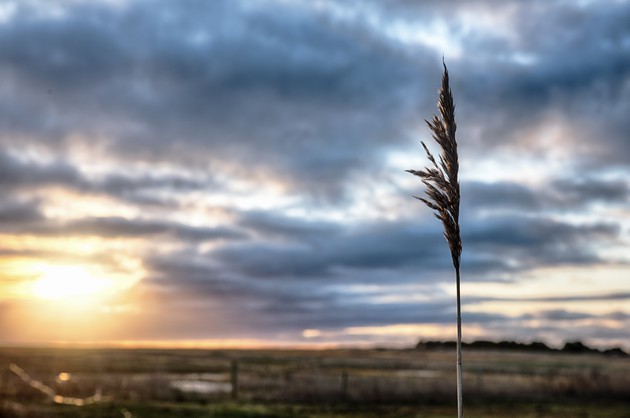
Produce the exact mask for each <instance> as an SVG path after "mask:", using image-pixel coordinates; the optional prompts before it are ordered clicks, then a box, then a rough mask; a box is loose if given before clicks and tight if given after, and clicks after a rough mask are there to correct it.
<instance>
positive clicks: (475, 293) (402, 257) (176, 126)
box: [0, 0, 630, 348]
mask: <svg viewBox="0 0 630 418" xmlns="http://www.w3.org/2000/svg"><path fill="white" fill-rule="evenodd" d="M442 57H444V59H445V61H446V63H447V65H448V67H449V71H450V75H451V86H452V90H453V94H454V97H455V101H456V104H457V115H456V117H457V121H458V141H459V151H460V162H461V173H460V178H461V189H462V199H463V201H462V209H461V210H462V215H461V216H462V219H461V225H462V231H463V245H464V248H463V255H462V257H463V265H462V280H463V288H462V294H463V321H464V338H465V339H467V340H473V339H479V338H484V339H494V340H498V339H516V340H519V341H531V340H544V341H547V342H549V343H551V344H560V343H562V342H563V341H566V340H574V339H582V340H583V341H585V342H587V343H589V344H595V345H599V346H602V347H604V346H612V345H622V346H625V347H626V348H630V336H629V335H628V329H630V306H629V299H630V284H629V282H628V279H629V277H630V251H628V246H629V244H630V210H629V209H628V204H629V203H630V198H629V197H630V134H629V132H630V118H629V117H628V115H630V3H629V2H627V1H621V0H620V1H612V0H611V1H607V0H602V1H598V2H594V1H574V0H566V1H561V0H558V1H542V0H540V1H492V0H486V1H461V2H460V1H422V2H420V1H405V0H381V1H377V0H373V1H372V0H363V1H345V0H344V1H342V0H337V1H335V0H240V1H238V0H224V1H221V0H216V1H166V0H164V1H157V0H156V1H149V0H137V1H132V0H107V1H106V0H100V1H87V0H84V1H82V0H72V1H71V0H67V1H61V0H58V1H50V0H21V1H6V0H0V191H1V193H2V198H1V199H0V297H1V299H0V342H2V343H5V344H6V343H15V344H36V343H51V342H63V341H70V342H91V343H94V342H96V343H126V344H167V345H200V346H201V345H203V346H226V345H231V346H253V345H286V344H295V345H308V346H314V345H320V346H328V345H337V344H350V345H379V346H388V345H396V346H409V345H412V344H413V343H415V342H416V341H417V340H419V339H420V338H423V339H453V338H454V337H455V326H454V322H455V299H454V292H455V288H454V277H453V270H452V265H451V261H450V255H449V253H448V247H447V245H446V243H445V242H444V239H443V237H442V231H441V225H439V223H438V222H437V221H436V220H435V219H434V218H433V217H432V215H431V213H430V211H429V210H428V209H427V208H425V207H423V206H422V205H421V204H420V203H419V202H418V201H416V200H414V199H413V198H412V197H411V195H413V194H422V193H423V189H422V187H421V186H422V185H421V184H420V183H419V182H418V181H417V178H414V177H413V176H411V175H409V174H407V173H405V172H404V170H405V169H410V168H415V169H420V168H422V167H423V166H424V165H425V164H426V163H427V161H426V159H425V157H424V155H423V152H422V149H421V147H420V142H419V141H420V140H425V141H430V133H429V131H428V129H427V127H426V126H425V124H424V121H423V119H425V118H430V117H431V115H432V114H433V113H434V112H435V101H436V98H437V94H436V92H437V88H438V86H439V82H440V77H441V71H442V67H441V62H442ZM429 144H430V145H431V147H432V149H433V150H434V151H435V150H436V149H435V147H433V145H434V144H432V143H430V142H429Z"/></svg>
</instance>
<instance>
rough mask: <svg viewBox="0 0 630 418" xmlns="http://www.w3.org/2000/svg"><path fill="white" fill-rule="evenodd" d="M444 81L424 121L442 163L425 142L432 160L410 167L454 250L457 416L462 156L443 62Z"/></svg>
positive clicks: (459, 393)
mask: <svg viewBox="0 0 630 418" xmlns="http://www.w3.org/2000/svg"><path fill="white" fill-rule="evenodd" d="M443 65H444V73H443V75H442V85H441V87H440V90H439V98H438V102H437V107H438V111H439V116H437V115H433V118H432V119H431V120H430V121H425V122H426V123H427V125H428V126H429V129H430V130H431V132H432V134H433V139H434V140H435V141H436V142H437V143H438V145H440V148H441V154H440V155H439V163H438V162H437V161H436V159H435V157H434V156H433V154H432V153H431V152H430V151H429V148H427V146H426V144H425V143H424V142H421V143H422V147H423V148H424V151H425V153H426V155H427V158H428V159H429V161H430V162H431V166H430V167H426V168H425V169H424V170H407V172H409V173H411V174H413V175H415V176H418V177H420V179H421V180H422V183H424V185H425V186H426V198H423V197H418V196H414V197H415V198H416V199H418V200H420V201H422V202H423V203H424V204H425V205H427V206H428V207H429V208H431V209H432V210H433V214H434V215H435V217H436V218H438V219H439V220H440V221H442V225H443V226H444V237H445V238H446V242H447V243H448V245H449V247H450V250H451V258H452V260H453V267H455V281H456V286H457V416H458V417H459V418H462V417H463V416H464V412H463V402H462V326H461V321H462V319H461V302H460V299H461V298H460V290H459V288H460V286H459V282H460V279H459V265H460V257H461V253H462V240H461V236H460V232H459V201H460V196H459V181H458V174H459V160H458V155H457V140H456V139H455V131H456V130H457V124H456V123H455V104H454V102H453V95H452V93H451V88H450V86H449V77H448V69H447V68H446V64H444V63H443Z"/></svg>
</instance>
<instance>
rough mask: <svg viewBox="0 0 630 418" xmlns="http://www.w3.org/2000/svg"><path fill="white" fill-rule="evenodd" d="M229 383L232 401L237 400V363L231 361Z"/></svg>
mask: <svg viewBox="0 0 630 418" xmlns="http://www.w3.org/2000/svg"><path fill="white" fill-rule="evenodd" d="M230 377H231V382H232V399H234V400H236V399H238V361H236V360H232V372H231V376H230Z"/></svg>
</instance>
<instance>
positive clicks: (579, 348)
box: [416, 341, 630, 356]
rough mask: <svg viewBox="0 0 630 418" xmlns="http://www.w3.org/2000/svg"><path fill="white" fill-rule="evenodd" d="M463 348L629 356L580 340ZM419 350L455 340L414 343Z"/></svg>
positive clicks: (452, 345) (450, 345) (449, 346)
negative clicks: (556, 345) (554, 344)
mask: <svg viewBox="0 0 630 418" xmlns="http://www.w3.org/2000/svg"><path fill="white" fill-rule="evenodd" d="M462 346H463V347H464V348H470V349H478V350H519V351H530V352H539V353H540V352H543V353H566V354H586V353H591V354H605V355H609V356H630V354H628V353H626V352H625V351H623V350H622V349H621V348H619V347H615V348H609V349H605V350H598V349H597V348H591V347H589V346H587V345H584V344H583V343H582V342H580V341H573V342H567V343H566V344H564V347H562V348H552V347H549V346H548V345H547V344H545V343H542V342H537V341H535V342H531V343H519V342H516V341H499V342H495V341H474V342H472V343H466V342H464V343H462ZM416 349H419V350H440V349H453V350H454V349H455V341H420V342H419V343H418V344H417V345H416Z"/></svg>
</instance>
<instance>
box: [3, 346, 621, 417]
mask: <svg viewBox="0 0 630 418" xmlns="http://www.w3.org/2000/svg"><path fill="white" fill-rule="evenodd" d="M464 355H465V357H464V358H465V361H466V363H465V366H464V398H465V411H466V417H467V418H495V417H496V418H498V417H502V418H505V417H510V418H519V417H524V418H528V417H532V418H534V417H536V418H542V417H550V418H556V417H572V418H586V417H590V418H594V417H602V418H630V361H628V358H623V357H606V356H602V355H593V354H588V355H567V354H549V353H544V354H541V353H538V354H535V353H526V352H496V351H495V352H492V351H469V352H465V353H464ZM234 362H236V363H238V382H239V384H238V387H239V390H238V401H232V400H231V394H230V392H229V391H225V392H217V393H194V392H186V391H182V390H180V389H177V387H176V386H174V385H173V383H174V382H177V381H181V380H194V381H205V382H210V381H213V379H217V378H219V379H223V381H224V382H225V383H226V384H229V383H230V371H231V366H232V364H234ZM10 363H14V364H18V365H19V366H20V367H21V368H23V369H24V370H25V371H26V372H27V373H28V374H29V375H30V376H31V377H32V378H33V379H35V380H37V381H38V382H42V383H43V384H45V385H48V386H50V387H51V388H53V389H54V390H55V391H56V394H61V395H64V396H71V397H77V398H81V397H88V396H91V395H93V394H94V393H95V391H97V390H98V391H101V392H102V394H103V395H105V396H108V397H109V398H110V399H111V401H108V402H102V403H99V404H97V405H91V406H84V407H76V406H64V405H55V404H53V403H52V401H50V400H47V399H46V395H45V394H44V393H43V392H41V391H38V390H36V389H34V388H33V387H32V386H30V385H29V384H28V383H26V382H24V381H23V380H22V379H20V377H18V376H17V375H16V374H15V373H12V372H10V371H9V369H8V367H6V366H8V364H10ZM2 364H4V365H5V367H4V370H0V418H49V417H50V418H53V417H55V418H64V417H68V418H69V417H78V418H110V417H112V418H114V417H116V418H120V417H123V418H124V417H125V415H124V413H123V412H124V411H125V410H128V411H130V412H131V413H132V415H131V417H133V418H167V417H168V418H180V417H215V418H237V417H251V418H294V417H307V418H377V417H378V418H425V417H426V418H434V417H435V418H437V417H453V416H455V415H456V408H455V405H454V400H455V398H454V394H455V387H454V380H455V373H454V367H453V353H451V352H450V351H415V350H330V351H297V350H296V351H291V350H269V351H264V350H241V351H239V350H215V351H211V350H88V349H81V350H72V349H18V348H11V349H1V348H0V365H2ZM61 372H65V373H69V374H70V376H71V378H70V380H69V381H67V382H60V381H59V379H58V376H59V373H61ZM343 376H346V382H345V385H344V378H343ZM229 387H231V386H229ZM129 417H130V416H129V415H128V416H127V418H129Z"/></svg>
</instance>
